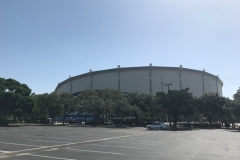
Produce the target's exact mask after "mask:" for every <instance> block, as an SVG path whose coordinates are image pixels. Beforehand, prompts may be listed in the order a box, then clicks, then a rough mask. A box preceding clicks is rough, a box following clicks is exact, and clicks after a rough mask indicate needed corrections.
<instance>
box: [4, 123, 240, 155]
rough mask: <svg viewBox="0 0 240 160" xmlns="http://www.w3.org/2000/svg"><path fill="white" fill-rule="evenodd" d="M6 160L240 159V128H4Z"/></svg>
mask: <svg viewBox="0 0 240 160" xmlns="http://www.w3.org/2000/svg"><path fill="white" fill-rule="evenodd" d="M0 159H6V160H13V159H17V160H32V159H34V160H40V159H41V160H49V159H53V160H54V159H56V160H80V159H81V160H94V159H98V160H108V159H111V160H113V159H114V160H141V159H142V160H143V159H144V160H146V159H148V160H150V159H152V160H155V159H164V160H166V159H167V160H214V159H218V160H221V159H224V160H230V159H232V160H239V159H240V132H237V131H232V130H224V129H215V130H214V129H212V130H193V131H148V130H146V129H145V128H122V129H113V128H100V127H99V128H95V127H68V126H25V127H0Z"/></svg>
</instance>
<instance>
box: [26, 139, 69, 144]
mask: <svg viewBox="0 0 240 160" xmlns="http://www.w3.org/2000/svg"><path fill="white" fill-rule="evenodd" d="M27 140H28V141H36V142H54V143H69V142H59V141H45V140H35V139H27Z"/></svg>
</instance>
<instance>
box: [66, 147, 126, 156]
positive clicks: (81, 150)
mask: <svg viewBox="0 0 240 160" xmlns="http://www.w3.org/2000/svg"><path fill="white" fill-rule="evenodd" d="M65 149H67V150H72V151H80V152H93V153H102V154H114V155H123V154H122V153H115V152H102V151H91V150H83V149H70V148H65Z"/></svg>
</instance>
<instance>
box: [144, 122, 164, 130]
mask: <svg viewBox="0 0 240 160" xmlns="http://www.w3.org/2000/svg"><path fill="white" fill-rule="evenodd" d="M146 128H147V129H149V130H152V129H161V130H163V129H167V128H168V126H166V125H165V124H163V123H153V124H150V125H147V126H146Z"/></svg>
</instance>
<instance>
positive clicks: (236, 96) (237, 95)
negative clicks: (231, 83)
mask: <svg viewBox="0 0 240 160" xmlns="http://www.w3.org/2000/svg"><path fill="white" fill-rule="evenodd" d="M233 99H234V100H236V101H240V87H239V89H238V90H237V93H235V94H234V95H233Z"/></svg>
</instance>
